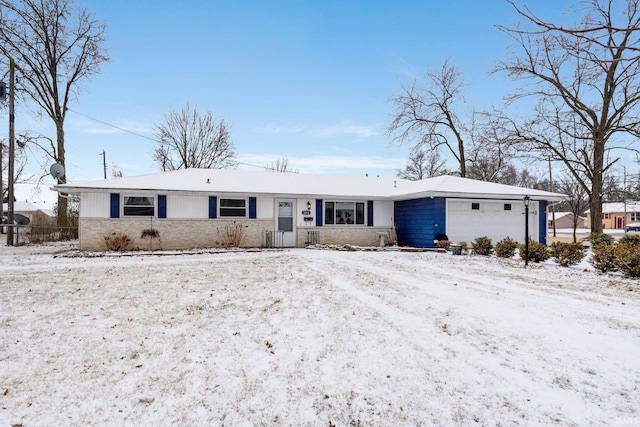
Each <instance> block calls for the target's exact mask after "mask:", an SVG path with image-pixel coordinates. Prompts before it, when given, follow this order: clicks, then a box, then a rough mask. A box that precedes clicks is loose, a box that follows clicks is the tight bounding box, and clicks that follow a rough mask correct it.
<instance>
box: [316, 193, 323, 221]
mask: <svg viewBox="0 0 640 427" xmlns="http://www.w3.org/2000/svg"><path fill="white" fill-rule="evenodd" d="M316 227H322V199H316Z"/></svg>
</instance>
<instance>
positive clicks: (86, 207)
mask: <svg viewBox="0 0 640 427" xmlns="http://www.w3.org/2000/svg"><path fill="white" fill-rule="evenodd" d="M109 200H110V196H109V193H82V194H81V195H80V217H82V218H109V217H110V216H111V206H110V202H109Z"/></svg>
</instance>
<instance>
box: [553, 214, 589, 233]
mask: <svg viewBox="0 0 640 427" xmlns="http://www.w3.org/2000/svg"><path fill="white" fill-rule="evenodd" d="M554 217H555V219H556V220H555V221H556V224H555V225H556V229H561V228H571V229H573V219H574V215H573V213H572V212H555V214H554V215H551V214H549V216H548V217H547V219H548V221H547V222H548V224H549V228H553V218H554ZM586 227H587V217H586V216H578V221H577V224H576V228H586Z"/></svg>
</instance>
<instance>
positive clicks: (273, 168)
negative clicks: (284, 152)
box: [265, 156, 300, 173]
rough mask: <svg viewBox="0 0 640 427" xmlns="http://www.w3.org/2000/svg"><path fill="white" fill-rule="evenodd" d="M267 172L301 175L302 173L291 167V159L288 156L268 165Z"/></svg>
mask: <svg viewBox="0 0 640 427" xmlns="http://www.w3.org/2000/svg"><path fill="white" fill-rule="evenodd" d="M265 170H266V171H267V172H281V173H285V172H291V173H299V172H300V171H299V170H298V169H293V168H291V167H290V166H289V158H287V156H284V157H282V158H279V159H276V160H274V161H272V162H271V163H269V164H267V165H266V166H265Z"/></svg>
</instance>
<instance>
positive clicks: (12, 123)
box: [7, 58, 16, 246]
mask: <svg viewBox="0 0 640 427" xmlns="http://www.w3.org/2000/svg"><path fill="white" fill-rule="evenodd" d="M15 67H16V64H15V62H14V61H13V58H9V179H8V183H7V184H8V186H9V198H8V199H7V223H8V227H7V246H12V245H13V184H14V182H13V167H14V162H15V151H16V137H15V116H14V107H15V106H14V98H15V97H14V93H15Z"/></svg>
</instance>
